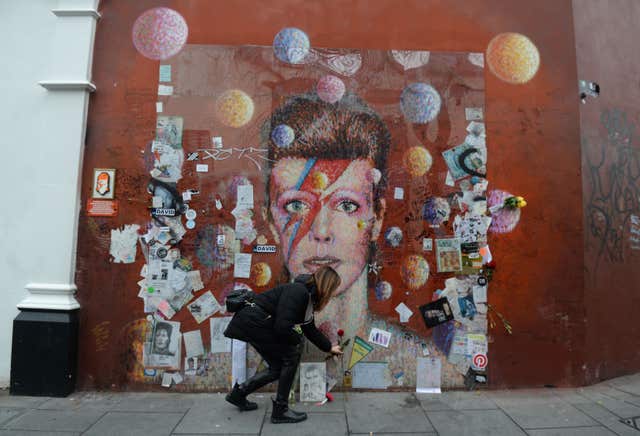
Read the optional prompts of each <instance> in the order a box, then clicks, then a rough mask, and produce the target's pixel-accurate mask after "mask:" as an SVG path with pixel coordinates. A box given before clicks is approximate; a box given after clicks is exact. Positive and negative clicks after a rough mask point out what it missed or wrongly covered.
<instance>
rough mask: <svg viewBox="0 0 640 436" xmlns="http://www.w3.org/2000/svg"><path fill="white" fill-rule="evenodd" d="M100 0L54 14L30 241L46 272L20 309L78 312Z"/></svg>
mask: <svg viewBox="0 0 640 436" xmlns="http://www.w3.org/2000/svg"><path fill="white" fill-rule="evenodd" d="M98 2H99V0H60V1H59V2H58V4H57V7H55V8H54V9H52V10H51V13H53V14H54V15H55V16H56V24H55V33H54V36H53V39H52V45H51V53H50V56H49V65H48V68H46V69H45V71H43V77H42V80H40V81H39V82H38V83H39V85H40V86H42V87H43V88H45V89H46V90H47V95H46V97H45V98H44V100H43V101H44V103H45V105H46V108H47V111H46V114H45V115H44V117H45V119H46V122H45V124H44V125H41V126H37V128H40V129H44V131H45V132H46V134H45V135H43V138H45V139H44V140H45V141H46V143H45V144H41V146H40V147H39V150H38V155H37V156H34V157H33V159H34V160H36V172H35V174H32V176H33V178H34V180H33V183H34V185H35V188H36V189H35V190H36V196H37V203H36V204H37V206H36V207H35V209H36V210H35V212H36V213H37V214H38V215H39V216H40V217H42V220H41V223H42V224H41V225H40V226H38V227H37V228H34V229H33V232H32V234H31V235H29V237H30V238H32V239H33V241H37V244H35V245H36V247H37V251H38V255H39V256H40V257H41V259H42V268H40V269H38V270H34V271H32V272H31V274H30V277H29V280H28V283H25V288H26V289H27V291H28V292H29V294H28V296H27V298H26V299H24V300H23V301H22V302H20V303H19V304H18V308H19V309H50V310H51V309H53V310H72V309H77V308H79V307H80V305H79V304H78V302H77V300H76V299H75V297H74V294H75V291H76V286H75V283H74V275H75V262H76V242H77V241H76V239H77V225H78V214H79V208H80V188H81V171H82V158H83V151H84V146H85V131H86V125H87V108H88V103H89V93H90V92H93V91H94V90H95V85H93V84H92V83H91V65H92V62H93V44H94V37H95V29H96V21H97V20H98V19H99V17H100V14H99V13H98V12H97V7H98Z"/></svg>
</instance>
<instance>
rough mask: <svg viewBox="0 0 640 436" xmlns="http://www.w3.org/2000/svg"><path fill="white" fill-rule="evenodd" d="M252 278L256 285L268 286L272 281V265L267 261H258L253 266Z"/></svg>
mask: <svg viewBox="0 0 640 436" xmlns="http://www.w3.org/2000/svg"><path fill="white" fill-rule="evenodd" d="M251 278H252V279H253V282H254V283H255V284H256V286H259V287H262V286H267V285H268V284H269V282H270V281H271V267H270V266H269V265H268V264H267V263H265V262H258V263H256V264H254V265H253V266H252V267H251Z"/></svg>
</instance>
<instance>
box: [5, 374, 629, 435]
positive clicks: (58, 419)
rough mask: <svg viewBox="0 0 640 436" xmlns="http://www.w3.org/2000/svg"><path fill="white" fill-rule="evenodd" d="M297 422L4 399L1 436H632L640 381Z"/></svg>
mask: <svg viewBox="0 0 640 436" xmlns="http://www.w3.org/2000/svg"><path fill="white" fill-rule="evenodd" d="M334 395H335V401H334V402H332V403H327V404H325V405H322V406H318V405H315V404H299V405H298V406H297V409H298V410H306V411H307V412H309V419H308V420H307V421H305V422H303V423H300V424H287V425H284V424H280V425H273V424H271V423H270V421H269V414H270V409H271V405H270V401H269V396H270V395H269V394H268V393H264V394H254V395H253V396H252V398H253V399H254V400H255V401H257V402H258V403H259V405H260V408H259V409H258V410H257V411H254V412H239V411H238V410H237V409H235V408H234V407H233V406H231V405H229V404H227V403H226V402H225V401H224V394H180V393H172V392H167V393H112V392H78V393H75V394H73V395H71V396H70V397H68V398H42V397H12V396H9V395H8V393H7V391H0V436H18V435H21V436H26V435H29V436H42V435H56V436H67V435H69V436H70V435H89V436H93V435H118V436H121V435H132V436H133V435H143V436H155V435H181V436H187V435H221V434H225V435H230V434H238V435H239V434H246V435H248V434H251V435H258V434H259V435H264V436H266V435H282V434H285V435H287V436H293V435H314V436H315V435H346V434H363V435H369V434H373V435H392V434H395V435H400V436H411V435H443V436H448V435H454V436H459V435H473V436H479V435H492V436H495V435H497V436H501V435H531V436H555V435H562V436H564V435H567V436H570V435H581V436H582V435H584V436H595V435H624V436H626V435H629V436H640V430H638V429H636V428H633V427H632V425H629V424H625V422H624V421H625V420H627V421H628V422H631V423H633V418H636V417H637V421H636V422H637V424H636V425H638V426H640V374H637V375H633V376H627V377H621V378H618V379H614V380H609V381H607V382H604V383H600V384H598V385H595V386H590V387H587V388H578V389H525V390H510V391H483V392H457V391H456V392H446V393H443V394H416V393H411V392H403V393H387V392H368V393H348V394H346V395H344V394H340V393H336V394H334Z"/></svg>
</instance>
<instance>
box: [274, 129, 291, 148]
mask: <svg viewBox="0 0 640 436" xmlns="http://www.w3.org/2000/svg"><path fill="white" fill-rule="evenodd" d="M294 139H296V134H295V133H294V132H293V129H292V128H291V127H289V126H287V125H286V124H279V125H277V126H276V127H275V128H274V129H273V130H272V131H271V140H272V141H273V143H274V144H275V145H276V146H277V147H280V148H287V147H289V146H290V145H291V144H292V143H293V140H294Z"/></svg>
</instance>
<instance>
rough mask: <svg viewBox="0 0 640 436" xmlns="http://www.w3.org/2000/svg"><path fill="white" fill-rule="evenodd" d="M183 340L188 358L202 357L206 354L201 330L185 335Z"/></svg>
mask: <svg viewBox="0 0 640 436" xmlns="http://www.w3.org/2000/svg"><path fill="white" fill-rule="evenodd" d="M182 340H183V342H184V349H185V351H186V353H187V357H194V356H202V355H203V354H204V345H203V344H202V335H201V334H200V330H193V331H191V332H186V333H183V334H182Z"/></svg>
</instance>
